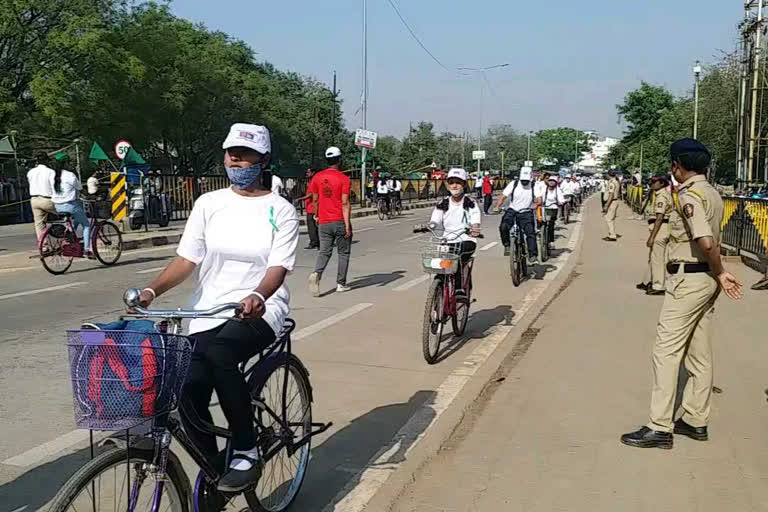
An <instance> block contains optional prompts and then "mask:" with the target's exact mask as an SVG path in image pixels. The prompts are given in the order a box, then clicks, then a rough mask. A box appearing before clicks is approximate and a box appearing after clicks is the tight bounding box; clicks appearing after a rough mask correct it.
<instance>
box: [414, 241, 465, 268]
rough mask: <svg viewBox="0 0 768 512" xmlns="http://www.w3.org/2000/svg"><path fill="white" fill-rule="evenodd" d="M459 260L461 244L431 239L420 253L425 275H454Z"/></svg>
mask: <svg viewBox="0 0 768 512" xmlns="http://www.w3.org/2000/svg"><path fill="white" fill-rule="evenodd" d="M460 259H461V242H460V241H447V240H446V239H445V238H443V237H432V238H431V239H430V240H429V241H428V242H427V245H426V247H425V248H424V250H423V251H422V253H421V264H422V268H423V269H424V272H426V273H427V274H455V273H456V272H457V271H458V269H459V260H460Z"/></svg>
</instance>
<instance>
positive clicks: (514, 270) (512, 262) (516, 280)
mask: <svg viewBox="0 0 768 512" xmlns="http://www.w3.org/2000/svg"><path fill="white" fill-rule="evenodd" d="M519 258H520V256H519V255H518V253H517V243H516V242H515V241H514V240H513V241H512V244H511V245H510V246H509V274H510V275H511V276H512V284H514V285H515V286H520V281H522V272H521V271H520V263H519V261H518V259H519Z"/></svg>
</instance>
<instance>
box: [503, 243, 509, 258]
mask: <svg viewBox="0 0 768 512" xmlns="http://www.w3.org/2000/svg"><path fill="white" fill-rule="evenodd" d="M504 256H509V246H508V245H505V246H504Z"/></svg>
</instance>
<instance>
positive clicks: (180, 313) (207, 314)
mask: <svg viewBox="0 0 768 512" xmlns="http://www.w3.org/2000/svg"><path fill="white" fill-rule="evenodd" d="M140 296H141V291H139V289H138V288H129V289H128V290H126V291H125V293H124V294H123V302H125V305H126V306H128V307H129V308H131V309H132V310H133V311H136V312H137V313H139V314H140V315H145V316H151V317H154V318H191V319H194V318H212V317H215V316H216V315H218V314H219V313H223V312H224V311H229V310H234V311H235V312H237V311H238V310H240V309H241V306H240V303H238V302H230V303H228V304H220V305H218V306H214V307H212V308H210V309H205V310H199V311H195V310H185V309H181V308H179V309H145V308H143V307H141V306H140V305H139V297H140Z"/></svg>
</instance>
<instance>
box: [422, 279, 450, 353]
mask: <svg viewBox="0 0 768 512" xmlns="http://www.w3.org/2000/svg"><path fill="white" fill-rule="evenodd" d="M443 286H444V285H443V280H442V279H440V278H439V277H435V278H434V279H433V280H432V284H431V285H430V286H429V292H427V302H426V304H425V306H424V324H423V326H422V329H421V346H422V351H423V352H424V360H425V361H427V363H429V364H435V363H436V362H437V352H438V351H439V350H440V341H441V339H442V337H443V324H444V321H443V320H444V318H443V316H444V311H445V307H444V306H445V304H444V302H445V294H444V293H443V292H444V290H443Z"/></svg>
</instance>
